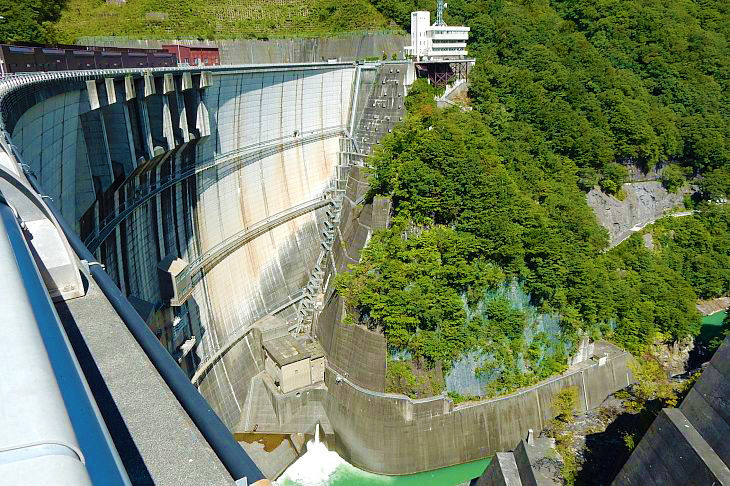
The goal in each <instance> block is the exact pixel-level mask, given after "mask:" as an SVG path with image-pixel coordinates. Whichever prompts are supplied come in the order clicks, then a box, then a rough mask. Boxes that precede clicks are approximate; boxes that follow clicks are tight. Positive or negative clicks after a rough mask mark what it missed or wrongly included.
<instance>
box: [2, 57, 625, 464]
mask: <svg viewBox="0 0 730 486" xmlns="http://www.w3.org/2000/svg"><path fill="white" fill-rule="evenodd" d="M412 77H413V68H412V66H411V65H410V64H408V63H405V62H401V63H397V62H385V63H374V64H353V63H305V64H289V65H250V66H225V67H219V68H169V69H168V68H163V69H154V70H142V71H132V70H118V71H89V72H84V73H57V74H53V75H33V76H18V77H16V78H14V79H11V80H10V81H9V82H5V83H4V84H2V85H0V86H1V88H0V100H1V102H2V105H1V108H2V120H3V123H4V130H5V132H6V133H5V138H6V139H7V141H9V147H10V149H9V150H10V151H11V152H12V154H13V155H14V157H16V158H17V159H18V160H19V161H20V162H22V163H23V164H25V166H26V169H28V170H29V171H31V172H32V173H34V174H35V176H36V178H37V179H38V181H39V183H40V185H41V187H42V189H43V191H44V192H45V194H46V195H47V196H48V198H49V201H50V204H52V205H54V206H55V207H56V208H57V209H58V210H59V211H60V213H61V214H62V216H63V219H65V220H66V221H67V222H68V223H70V224H71V225H72V226H73V228H74V230H75V231H76V233H77V234H78V236H79V237H80V238H81V240H82V241H83V243H84V244H85V245H86V247H87V248H88V249H89V250H90V251H91V252H92V253H93V255H94V256H95V257H96V260H97V262H98V263H99V264H101V265H103V266H104V268H105V270H106V272H107V273H108V274H109V276H110V277H111V278H112V279H113V280H114V281H115V282H116V284H117V286H118V287H119V289H121V291H122V292H123V294H124V295H125V296H126V298H127V299H128V300H129V302H130V303H131V304H132V305H133V306H134V308H135V310H136V311H137V313H139V315H140V316H141V317H142V319H144V321H145V322H146V323H147V325H148V327H149V328H150V329H151V330H152V331H153V332H154V333H155V335H156V337H157V338H158V340H159V341H160V342H161V343H162V345H163V346H164V347H165V348H166V350H167V351H168V352H169V353H170V354H171V355H172V356H173V358H174V359H175V360H176V361H177V363H178V364H179V366H180V367H181V368H182V369H183V370H184V371H185V372H186V373H187V376H188V377H189V378H190V380H191V381H192V383H193V384H194V385H195V386H196V387H197V388H198V390H199V391H200V393H201V394H202V395H203V397H204V398H205V399H206V400H207V401H208V403H209V404H210V406H211V407H212V409H213V410H214V411H215V412H216V413H217V415H218V416H219V417H220V418H221V420H222V421H223V423H224V424H225V425H226V427H228V429H229V430H230V431H231V432H234V433H248V432H257V433H264V434H266V433H269V434H292V433H312V432H313V431H314V429H315V426H316V424H320V426H321V427H322V429H323V431H324V432H325V433H326V434H328V436H329V437H330V438H331V439H330V440H329V441H328V443H329V444H330V445H331V447H334V448H335V449H336V450H337V452H338V453H339V454H340V455H341V456H342V457H343V458H345V459H347V460H348V461H350V462H351V463H352V464H353V465H355V466H357V467H360V468H362V469H365V470H368V471H372V472H378V473H384V474H406V473H412V472H419V471H424V470H430V469H435V468H439V467H444V466H449V465H453V464H458V463H462V462H466V461H470V460H475V459H480V458H483V457H486V456H488V455H490V454H492V453H494V452H496V451H499V450H507V449H510V448H512V447H513V446H514V444H516V443H517V442H518V441H519V440H520V439H521V438H522V437H523V436H524V435H525V434H526V433H527V430H528V429H535V430H540V429H542V428H543V425H544V424H545V423H546V422H547V421H548V420H549V419H550V418H552V415H553V413H552V400H553V397H554V396H555V394H557V393H558V392H559V391H560V390H561V389H562V388H564V387H566V386H576V387H578V388H579V390H580V396H581V407H582V408H583V409H589V408H593V407H596V406H598V405H599V404H600V403H601V401H602V400H603V399H604V398H605V397H606V396H607V395H608V394H610V393H612V392H614V391H616V390H617V389H620V388H623V387H625V386H626V385H627V384H628V383H629V382H630V381H631V379H632V378H631V376H630V372H629V371H628V368H627V362H628V360H629V359H630V358H629V355H628V354H627V353H625V352H623V351H621V350H618V349H616V348H613V347H610V346H606V347H605V349H604V351H605V352H604V354H603V355H602V359H601V360H596V361H589V362H585V363H583V364H581V365H580V366H577V367H574V368H571V370H570V371H569V372H567V373H566V374H564V375H561V376H559V377H555V378H553V379H551V380H548V381H547V382H544V383H541V384H539V385H537V386H535V387H532V388H529V389H526V390H522V391H520V392H519V393H516V394H513V395H510V396H507V397H500V398H497V399H492V400H484V401H482V402H478V403H475V404H469V405H463V406H454V404H453V403H452V402H451V401H450V400H449V399H448V398H447V397H446V396H438V397H432V398H428V399H422V400H411V399H409V398H407V397H405V396H402V395H394V394H387V393H384V389H385V363H386V359H385V356H386V345H385V340H384V338H383V336H382V335H380V334H377V333H373V332H371V331H368V330H367V329H365V328H361V327H358V326H355V325H345V324H343V323H342V317H343V312H344V310H343V305H342V301H341V299H340V298H339V297H338V296H337V294H336V293H335V292H334V289H333V284H332V283H333V279H334V277H335V276H336V274H337V273H338V272H343V271H347V265H348V264H349V263H353V262H356V261H357V260H358V258H359V253H360V250H361V249H362V248H363V247H364V246H365V245H366V244H367V241H368V239H369V237H370V235H371V234H372V232H373V231H375V230H377V229H378V228H382V227H385V225H387V223H388V218H389V214H390V206H389V203H388V201H387V200H385V199H381V198H375V199H374V200H373V201H368V200H367V199H366V198H365V193H366V192H367V177H366V174H365V171H364V170H363V165H364V163H365V161H366V159H365V157H366V155H368V154H369V153H371V152H372V150H373V147H374V146H376V145H377V143H379V140H380V138H381V137H382V136H384V135H386V134H387V133H388V132H389V131H390V130H391V129H392V127H393V126H394V125H395V124H396V123H398V121H400V120H401V118H402V116H403V115H404V108H403V98H404V97H405V94H406V89H405V86H406V85H408V84H409V82H411V81H412ZM11 145H12V146H11ZM95 263H96V262H91V264H92V265H93V264H95ZM292 334H294V335H297V336H298V337H299V338H300V340H299V341H300V344H301V345H300V344H297V343H293V344H291V345H290V348H291V349H288V348H287V349H283V348H281V347H277V346H279V345H278V344H277V345H276V346H275V345H274V344H273V343H274V342H276V343H283V342H284V340H286V339H287V338H288V337H289V336H291V335H292ZM287 342H288V341H287ZM282 349H283V350H282ZM287 353H289V354H287ZM297 353H298V354H300V355H302V356H305V357H306V358H307V360H309V361H311V363H312V368H311V369H312V371H311V374H310V372H309V371H308V370H309V368H307V371H306V374H307V376H309V377H310V382H311V384H310V383H309V382H308V385H307V386H306V387H303V388H299V389H298V390H296V391H286V390H285V388H284V384H283V381H282V380H283V379H284V378H286V370H285V367H286V366H289V365H291V364H292V363H293V362H292V361H291V359H290V357H291V356H292V355H295V354H297ZM304 353H306V354H304ZM320 358H324V359H323V360H322V362H320V361H318V360H319V359H320ZM272 360H273V361H272ZM315 361H317V364H316V366H321V373H322V375H321V379H317V380H315V378H314V374H315V371H314V370H315ZM121 362H122V363H123V361H121ZM272 367H273V368H276V369H277V370H278V372H279V373H280V375H281V376H284V378H281V377H280V378H278V379H275V378H272V376H273V374H272V373H271V372H270V369H273V368H272ZM277 367H278V368H277ZM317 369H320V368H317ZM292 372H294V371H292ZM318 376H319V375H318ZM299 378H301V376H300V377H299ZM299 378H297V379H299ZM287 379H288V378H287ZM242 445H243V447H244V448H246V447H247V446H246V444H242ZM247 450H249V449H247ZM293 459H294V458H293V457H288V458H274V459H271V458H260V459H258V460H261V461H262V462H258V460H257V458H256V457H254V460H257V463H258V465H259V467H260V468H261V469H262V471H263V472H264V473H265V474H266V475H267V476H269V477H274V476H276V475H278V474H279V473H280V472H281V471H282V469H283V468H284V467H286V465H288V464H289V463H290V462H291V461H292V460H293Z"/></svg>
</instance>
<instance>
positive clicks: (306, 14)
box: [58, 0, 393, 56]
mask: <svg viewBox="0 0 730 486" xmlns="http://www.w3.org/2000/svg"><path fill="white" fill-rule="evenodd" d="M389 24H390V22H389V21H388V20H387V19H386V17H385V16H384V15H383V14H381V13H380V12H378V11H377V10H376V9H375V8H374V7H373V5H371V4H370V3H369V2H368V1H367V0H354V1H350V2H344V1H342V0H301V1H296V2H266V1H263V0H261V1H247V2H238V3H236V2H229V1H224V0H186V1H185V2H179V1H172V0H127V2H126V3H123V4H121V5H115V4H108V3H105V2H104V1H103V0H68V6H67V7H66V9H65V10H64V12H63V16H62V17H61V20H60V21H59V22H58V31H59V37H60V38H61V39H63V40H64V41H72V40H74V39H76V38H78V37H79V36H112V35H116V36H126V37H132V38H145V39H148V38H162V39H171V38H179V37H197V38H206V39H235V38H259V39H265V38H277V37H316V36H328V35H334V34H337V33H340V32H354V31H358V32H359V31H366V30H383V29H388V28H389ZM386 54H387V55H388V56H390V55H391V54H393V53H391V52H388V53H386Z"/></svg>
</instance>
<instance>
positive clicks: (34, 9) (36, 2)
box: [0, 0, 66, 43]
mask: <svg viewBox="0 0 730 486" xmlns="http://www.w3.org/2000/svg"><path fill="white" fill-rule="evenodd" d="M65 3H66V0H0V17H2V18H1V19H0V42H3V43H6V42H7V43H12V42H40V43H43V42H54V41H55V38H56V36H55V33H54V32H55V30H54V28H53V24H52V23H53V22H54V21H56V20H58V18H59V16H60V14H61V9H62V8H63V6H64V4H65Z"/></svg>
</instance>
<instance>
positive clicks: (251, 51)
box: [77, 32, 411, 64]
mask: <svg viewBox="0 0 730 486" xmlns="http://www.w3.org/2000/svg"><path fill="white" fill-rule="evenodd" d="M410 41H411V38H410V35H408V34H397V33H390V32H364V33H355V34H343V35H337V36H332V37H322V38H299V39H271V40H257V39H236V40H220V41H199V40H134V39H124V38H118V37H111V38H110V37H82V38H80V39H79V40H78V41H77V43H78V44H80V45H101V46H117V47H143V48H159V47H161V46H162V45H163V44H176V43H178V44H192V45H205V46H217V47H218V48H219V49H220V54H221V62H222V63H223V64H259V63H288V62H319V61H326V60H327V59H339V60H341V61H354V60H357V59H365V58H367V57H377V58H378V59H380V58H381V56H382V54H383V52H385V54H386V55H387V56H388V59H390V58H391V56H392V55H393V54H394V53H395V54H398V57H399V58H402V56H403V47H404V46H407V45H409V44H410Z"/></svg>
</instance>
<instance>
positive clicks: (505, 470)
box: [476, 452, 523, 486]
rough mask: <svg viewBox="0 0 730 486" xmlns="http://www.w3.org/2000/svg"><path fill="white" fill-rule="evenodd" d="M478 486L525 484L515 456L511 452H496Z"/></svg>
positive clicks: (516, 485) (517, 485) (519, 485)
mask: <svg viewBox="0 0 730 486" xmlns="http://www.w3.org/2000/svg"><path fill="white" fill-rule="evenodd" d="M476 486H523V482H522V481H521V480H520V472H519V470H518V469H517V464H515V456H514V455H513V454H512V453H511V452H498V453H497V454H495V456H494V457H493V458H492V462H491V463H489V467H487V470H486V471H484V474H482V475H481V476H480V477H479V480H478V481H477V484H476Z"/></svg>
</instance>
